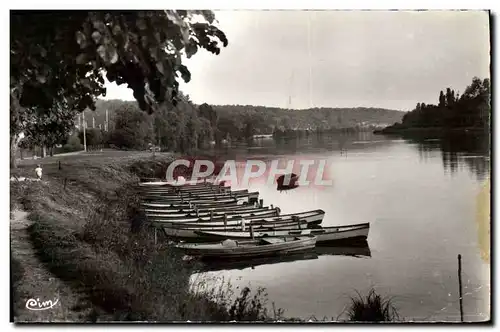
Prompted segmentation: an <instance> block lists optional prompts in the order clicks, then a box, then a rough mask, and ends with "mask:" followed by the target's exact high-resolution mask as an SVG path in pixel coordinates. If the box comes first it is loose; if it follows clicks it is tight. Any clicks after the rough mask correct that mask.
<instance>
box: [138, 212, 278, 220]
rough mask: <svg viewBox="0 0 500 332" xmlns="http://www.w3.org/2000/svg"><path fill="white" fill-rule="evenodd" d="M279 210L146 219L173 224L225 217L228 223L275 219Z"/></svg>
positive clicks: (159, 215) (158, 215)
mask: <svg viewBox="0 0 500 332" xmlns="http://www.w3.org/2000/svg"><path fill="white" fill-rule="evenodd" d="M278 211H279V210H278V209H262V210H260V211H255V210H253V211H252V210H250V211H246V212H242V211H235V212H234V213H221V212H218V213H208V214H207V213H205V214H204V215H198V216H197V215H196V214H195V215H189V214H188V215H186V214H184V215H182V214H181V215H171V214H168V213H146V217H147V218H148V219H149V220H162V221H171V222H177V223H179V222H197V223H200V222H207V221H208V222H210V221H212V220H216V219H217V220H220V219H222V220H223V219H224V216H225V217H226V218H227V220H228V221H230V220H233V219H235V218H238V219H241V218H242V217H243V218H253V217H274V216H278V215H279V212H278Z"/></svg>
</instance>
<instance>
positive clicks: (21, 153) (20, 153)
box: [19, 149, 23, 160]
mask: <svg viewBox="0 0 500 332" xmlns="http://www.w3.org/2000/svg"><path fill="white" fill-rule="evenodd" d="M19 155H20V157H21V160H23V149H19Z"/></svg>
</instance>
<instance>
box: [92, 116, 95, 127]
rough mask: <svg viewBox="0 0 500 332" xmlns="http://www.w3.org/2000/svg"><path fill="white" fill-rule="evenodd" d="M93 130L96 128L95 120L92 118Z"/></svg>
mask: <svg viewBox="0 0 500 332" xmlns="http://www.w3.org/2000/svg"><path fill="white" fill-rule="evenodd" d="M92 128H95V118H94V116H92Z"/></svg>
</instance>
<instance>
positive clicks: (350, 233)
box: [197, 223, 370, 244]
mask: <svg viewBox="0 0 500 332" xmlns="http://www.w3.org/2000/svg"><path fill="white" fill-rule="evenodd" d="M369 231H370V224H369V223H366V224H357V225H347V226H339V227H322V228H314V227H313V228H308V229H298V227H297V228H295V229H285V228H281V229H273V230H268V231H263V232H261V231H254V237H257V238H260V237H274V236H290V235H296V236H301V235H314V236H316V237H317V243H318V244H319V243H329V242H340V241H346V242H357V241H363V240H365V241H366V239H367V238H368V233H369ZM197 234H198V235H199V236H200V237H201V238H204V239H207V240H214V241H216V240H222V239H249V238H250V237H251V235H250V233H249V232H248V231H219V232H214V231H203V230H200V231H198V232H197Z"/></svg>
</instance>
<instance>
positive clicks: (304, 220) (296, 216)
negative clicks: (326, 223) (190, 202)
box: [148, 209, 325, 228]
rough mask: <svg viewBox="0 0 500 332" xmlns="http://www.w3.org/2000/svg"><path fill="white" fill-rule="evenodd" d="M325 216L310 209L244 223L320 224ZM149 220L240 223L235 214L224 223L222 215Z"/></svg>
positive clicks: (183, 223)
mask: <svg viewBox="0 0 500 332" xmlns="http://www.w3.org/2000/svg"><path fill="white" fill-rule="evenodd" d="M324 216H325V211H323V210H320V209H318V210H312V211H306V212H300V213H292V214H284V215H280V216H276V217H262V216H253V217H252V216H250V217H245V218H244V219H245V224H247V225H248V226H250V224H252V225H260V224H267V225H271V226H272V225H279V224H290V225H294V224H301V225H302V224H307V225H318V224H321V222H322V221H323V217H324ZM148 219H149V220H151V221H152V222H155V223H162V224H175V225H179V227H183V228H188V227H191V226H192V227H198V226H200V227H207V226H208V225H213V226H218V225H221V226H224V225H227V226H229V225H240V224H241V219H243V218H241V217H239V216H235V217H234V218H231V219H229V218H227V222H226V224H224V216H218V217H214V218H212V220H211V221H210V220H208V221H207V220H204V219H203V218H198V219H196V220H194V221H193V220H192V219H193V218H186V219H175V220H172V219H166V218H161V217H154V218H152V217H149V218H148ZM304 228H306V227H304Z"/></svg>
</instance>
